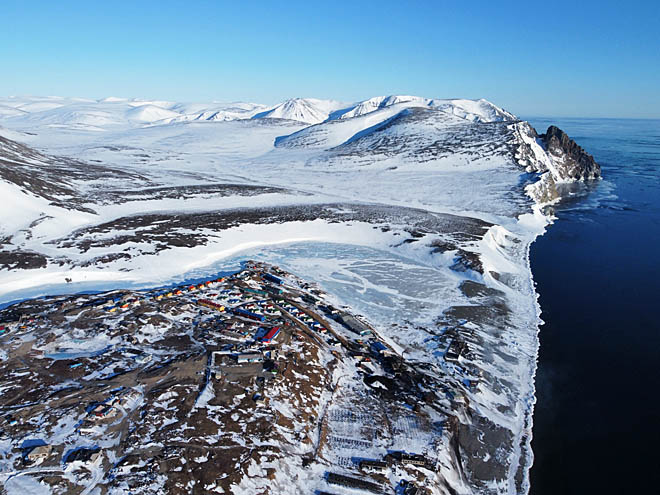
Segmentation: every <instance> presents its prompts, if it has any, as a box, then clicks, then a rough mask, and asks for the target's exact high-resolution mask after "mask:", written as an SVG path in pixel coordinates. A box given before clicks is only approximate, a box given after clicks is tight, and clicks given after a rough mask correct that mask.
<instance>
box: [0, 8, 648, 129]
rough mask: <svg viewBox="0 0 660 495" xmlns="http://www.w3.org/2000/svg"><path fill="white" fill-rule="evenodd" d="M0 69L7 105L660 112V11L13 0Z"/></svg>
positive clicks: (1, 28)
mask: <svg viewBox="0 0 660 495" xmlns="http://www.w3.org/2000/svg"><path fill="white" fill-rule="evenodd" d="M243 4H245V5H243ZM459 4H466V6H459ZM0 63H1V64H2V65H1V66H0V67H1V69H0V71H1V72H0V76H1V77H0V94H1V95H4V96H8V95H26V94H33V95H61V96H84V97H99V98H100V97H105V96H110V95H112V96H123V97H148V98H158V99H166V100H174V101H206V100H221V101H234V100H244V101H257V102H261V103H275V102H278V101H281V100H284V99H286V98H290V97H296V96H309V97H318V98H334V99H338V100H345V101H355V100H360V99H365V98H368V97H371V96H377V95H386V94H415V95H420V96H428V97H441V98H445V97H447V98H449V97H465V98H481V97H483V98H487V99H489V100H491V101H492V102H494V103H496V104H497V105H499V106H502V107H504V108H506V109H507V110H510V111H512V112H514V113H516V114H518V115H528V116H530V115H548V116H595V117H600V116H605V117H654V118H660V91H659V88H660V7H659V6H658V2H651V1H649V2H642V1H638V2H634V1H633V2H628V3H625V2H607V1H605V2H603V1H599V2H596V1H583V2H580V1H575V0H573V1H571V2H563V1H554V2H533V1H529V0H526V1H524V2H495V1H489V2H480V1H473V2H457V1H452V2H444V1H428V2H421V1H419V2H415V1H411V2H404V1H401V2H388V1H380V2H367V1H360V0H353V1H350V2H340V1H336V2H319V3H318V5H317V4H316V3H315V2H309V1H289V2H286V3H276V2H258V1H253V2H236V1H234V2H220V1H192V0H189V1H166V0H161V1H158V2H148V1H137V2H123V1H112V2H90V1H89V0H86V1H80V2H78V1H66V0H65V1H58V2H54V1H43V2H40V1H34V0H33V1H13V0H4V1H3V2H2V6H1V7H0Z"/></svg>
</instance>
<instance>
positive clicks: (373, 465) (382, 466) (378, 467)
mask: <svg viewBox="0 0 660 495" xmlns="http://www.w3.org/2000/svg"><path fill="white" fill-rule="evenodd" d="M360 469H361V470H362V471H364V472H365V473H379V474H383V473H385V472H386V471H387V463H386V462H383V461H372V460H369V459H364V460H362V461H360Z"/></svg>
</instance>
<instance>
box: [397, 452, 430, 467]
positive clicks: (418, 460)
mask: <svg viewBox="0 0 660 495" xmlns="http://www.w3.org/2000/svg"><path fill="white" fill-rule="evenodd" d="M401 464H412V465H413V466H421V467H427V465H428V461H427V459H426V457H424V456H423V455H420V454H401Z"/></svg>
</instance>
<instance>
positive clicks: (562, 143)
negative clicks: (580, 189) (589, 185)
mask: <svg viewBox="0 0 660 495" xmlns="http://www.w3.org/2000/svg"><path fill="white" fill-rule="evenodd" d="M539 139H540V140H541V142H542V143H543V145H544V147H545V149H546V151H547V152H548V153H549V154H550V155H551V156H552V159H553V162H555V163H556V164H557V165H558V166H561V167H562V168H563V170H562V171H561V172H562V175H564V177H563V178H565V179H574V180H584V179H595V178H597V177H600V165H598V164H597V163H596V161H595V160H594V157H593V156H591V155H590V154H589V153H587V152H586V151H584V150H583V149H582V148H581V147H580V146H579V145H578V144H577V143H576V142H575V141H573V140H572V139H571V138H570V137H568V135H567V134H566V133H565V132H564V131H562V130H561V129H560V128H559V127H556V126H554V125H551V126H550V127H548V130H547V131H546V132H545V134H541V135H540V136H539Z"/></svg>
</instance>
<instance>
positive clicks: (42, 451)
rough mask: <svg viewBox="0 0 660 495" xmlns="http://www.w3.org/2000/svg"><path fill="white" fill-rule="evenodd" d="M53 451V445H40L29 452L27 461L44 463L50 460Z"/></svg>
mask: <svg viewBox="0 0 660 495" xmlns="http://www.w3.org/2000/svg"><path fill="white" fill-rule="evenodd" d="M52 451H53V446H52V445H38V446H37V447H34V448H33V449H32V450H31V451H30V452H28V454H27V459H28V461H30V462H38V461H44V460H46V459H48V457H49V456H50V454H51V452H52Z"/></svg>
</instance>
